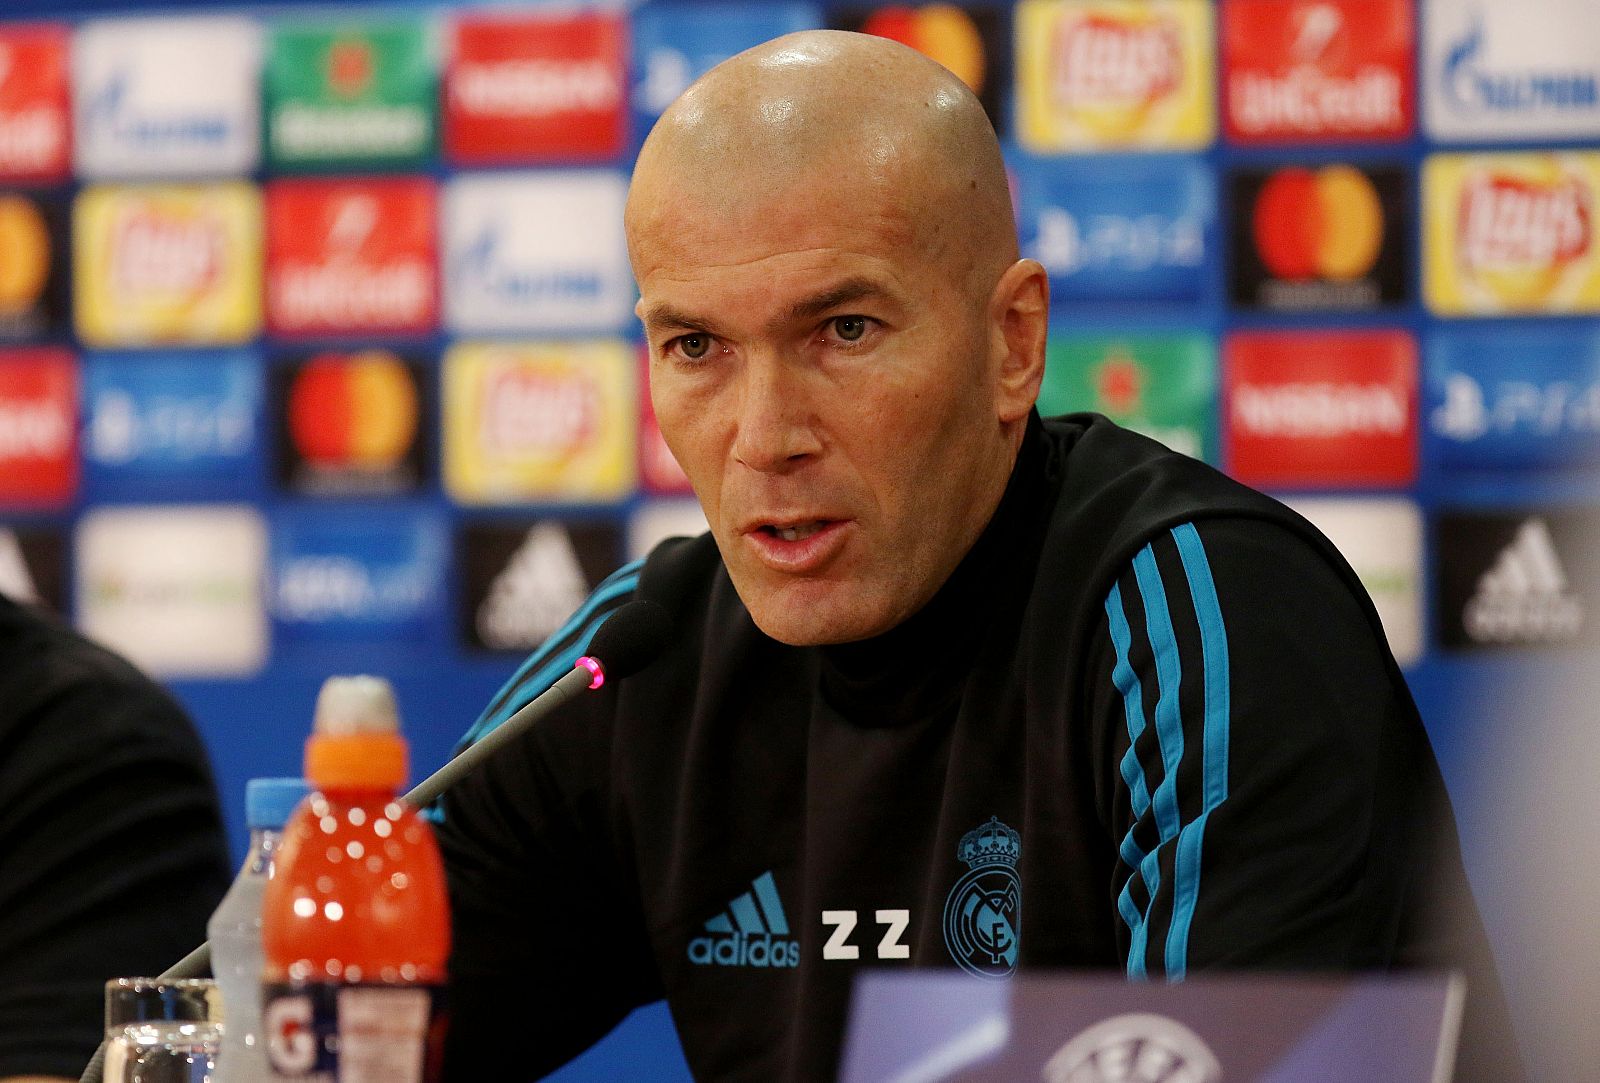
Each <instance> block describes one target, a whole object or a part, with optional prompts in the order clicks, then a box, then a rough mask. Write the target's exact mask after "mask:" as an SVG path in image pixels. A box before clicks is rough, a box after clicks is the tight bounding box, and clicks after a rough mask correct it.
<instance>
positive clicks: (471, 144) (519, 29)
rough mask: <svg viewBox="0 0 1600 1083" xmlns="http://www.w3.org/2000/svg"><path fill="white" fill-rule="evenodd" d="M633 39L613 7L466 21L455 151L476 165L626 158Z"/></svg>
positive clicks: (456, 94)
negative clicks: (600, 10) (628, 63)
mask: <svg viewBox="0 0 1600 1083" xmlns="http://www.w3.org/2000/svg"><path fill="white" fill-rule="evenodd" d="M626 45H627V34H626V31H625V29H624V26H623V22H622V19H621V18H620V17H618V16H616V15H609V14H604V13H595V12H590V13H586V14H577V15H570V16H563V17H554V16H526V17H512V18H507V17H499V16H483V17H476V18H471V17H469V18H463V19H461V20H459V21H458V22H457V23H456V28H455V50H454V54H453V55H452V57H451V60H450V66H449V69H448V71H447V72H446V74H445V92H444V121H445V135H444V142H445V151H446V153H447V154H448V155H449V156H450V157H451V158H453V159H454V160H455V161H458V162H469V163H485V162H511V161H538V160H548V159H574V158H583V159H591V158H612V157H616V156H618V155H620V154H621V153H622V150H623V135H624V130H625V119H624V118H625V117H626V107H627V92H626V87H627V74H626V61H625V56H626V52H627V48H626Z"/></svg>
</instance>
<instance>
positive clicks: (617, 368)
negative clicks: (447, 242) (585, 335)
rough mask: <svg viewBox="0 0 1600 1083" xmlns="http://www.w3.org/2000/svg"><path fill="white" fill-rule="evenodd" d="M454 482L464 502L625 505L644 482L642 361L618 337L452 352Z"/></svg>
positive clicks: (449, 474) (448, 455)
mask: <svg viewBox="0 0 1600 1083" xmlns="http://www.w3.org/2000/svg"><path fill="white" fill-rule="evenodd" d="M442 385H443V391H444V410H443V413H444V440H443V448H444V463H443V467H444V469H443V473H444V483H445V489H446V490H447V491H448V492H449V494H450V495H451V496H452V497H453V498H454V499H455V500H456V501H457V502H458V503H462V504H522V503H530V502H543V501H559V500H573V501H581V502H585V503H587V502H592V501H603V500H620V499H623V498H624V497H626V496H627V495H628V494H629V493H630V492H632V490H633V488H634V486H635V484H636V481H637V477H636V473H635V464H636V459H635V452H634V437H635V435H636V430H635V425H636V419H637V417H638V407H637V406H636V404H635V390H634V372H633V357H632V353H631V351H630V350H629V349H628V347H627V346H626V345H625V344H624V343H622V342H620V341H616V340H610V339H592V340H587V341H573V342H527V343H521V342H493V343H490V342H463V343H458V344H456V345H455V346H453V347H451V349H450V351H449V352H448V353H447V354H446V355H445V359H444V373H443V379H442Z"/></svg>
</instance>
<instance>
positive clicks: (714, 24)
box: [631, 2, 822, 139]
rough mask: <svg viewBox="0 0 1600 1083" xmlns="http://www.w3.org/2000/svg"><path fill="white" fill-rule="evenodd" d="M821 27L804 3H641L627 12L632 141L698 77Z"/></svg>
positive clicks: (816, 15) (817, 12)
mask: <svg viewBox="0 0 1600 1083" xmlns="http://www.w3.org/2000/svg"><path fill="white" fill-rule="evenodd" d="M821 25H822V12H821V10H820V9H819V8H818V7H817V6H816V5H814V4H808V3H783V2H776V3H768V4H759V5H755V4H737V5H735V4H729V5H718V6H709V5H697V4H688V5H671V6H669V5H664V4H662V5H657V4H647V5H644V6H642V7H639V8H637V9H636V10H635V11H634V13H633V18H632V31H633V87H632V93H631V98H632V104H633V111H634V124H633V130H634V133H635V135H636V136H637V137H638V138H641V139H642V138H643V137H644V134H645V133H646V132H648V131H649V130H650V126H651V125H652V124H654V123H655V120H656V118H657V117H659V116H660V115H661V114H662V113H663V112H664V111H665V110H666V108H667V106H669V105H671V104H672V103H673V102H674V101H675V100H677V97H678V95H680V94H682V93H683V92H684V91H685V90H688V89H689V84H690V83H692V82H694V81H695V80H696V79H698V78H700V76H702V75H704V74H705V73H706V72H708V71H710V70H711V69H712V68H714V67H716V66H717V65H718V64H720V63H722V62H723V61H724V60H726V59H728V58H729V57H730V56H733V55H734V54H735V53H742V52H744V51H745V50H746V49H749V48H752V47H754V46H756V45H760V44H761V43H762V42H764V41H771V40H772V39H773V38H777V37H782V36H783V35H784V34H792V33H794V32H796V31H799V30H811V29H813V28H815V27H819V26H821Z"/></svg>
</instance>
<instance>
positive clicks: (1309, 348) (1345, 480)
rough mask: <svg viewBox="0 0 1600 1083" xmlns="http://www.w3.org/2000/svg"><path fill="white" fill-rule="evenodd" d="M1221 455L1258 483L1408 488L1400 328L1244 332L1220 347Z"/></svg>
mask: <svg viewBox="0 0 1600 1083" xmlns="http://www.w3.org/2000/svg"><path fill="white" fill-rule="evenodd" d="M1223 395H1224V399H1223V401H1224V418H1225V421H1224V424H1225V426H1226V435H1225V437H1224V461H1225V464H1226V468H1227V470H1228V472H1229V473H1231V474H1232V475H1233V476H1235V477H1236V478H1238V479H1239V480H1240V481H1243V482H1245V483H1246V484H1249V485H1255V486H1258V487H1261V488H1267V489H1271V488H1281V489H1321V488H1336V487H1344V486H1348V487H1364V488H1383V487H1394V488H1402V487H1405V486H1407V485H1410V484H1411V483H1412V482H1413V481H1414V480H1415V479H1416V473H1417V355H1416V346H1415V344H1414V343H1413V342H1412V339H1411V336H1410V335H1408V334H1406V333H1405V332H1403V331H1315V332H1306V331H1284V332H1241V333H1238V334H1235V335H1233V336H1232V337H1230V338H1229V339H1228V340H1227V342H1226V344H1225V346H1224V358H1223Z"/></svg>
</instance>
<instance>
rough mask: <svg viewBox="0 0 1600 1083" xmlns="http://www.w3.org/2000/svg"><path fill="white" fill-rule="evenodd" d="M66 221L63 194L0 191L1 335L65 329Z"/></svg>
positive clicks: (24, 335) (29, 335)
mask: <svg viewBox="0 0 1600 1083" xmlns="http://www.w3.org/2000/svg"><path fill="white" fill-rule="evenodd" d="M67 220H68V208H67V203H66V200H65V198H64V197H62V196H59V195H54V194H50V195H45V194H36V193H29V192H8V191H0V340H12V341H17V340H24V339H30V338H38V337H41V336H45V335H55V334H59V333H60V332H62V331H64V330H66V326H67V303H68V302H67V280H68V273H69V269H68V257H67Z"/></svg>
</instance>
